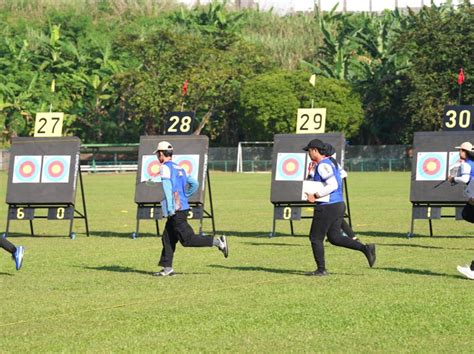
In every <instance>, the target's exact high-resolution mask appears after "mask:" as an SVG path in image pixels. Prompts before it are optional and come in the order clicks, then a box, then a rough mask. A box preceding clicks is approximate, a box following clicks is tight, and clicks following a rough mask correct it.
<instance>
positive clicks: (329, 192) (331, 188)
mask: <svg viewBox="0 0 474 354" xmlns="http://www.w3.org/2000/svg"><path fill="white" fill-rule="evenodd" d="M303 150H305V151H307V152H308V155H309V157H310V158H311V160H312V161H314V162H315V163H316V167H315V170H314V171H315V172H314V176H313V180H314V181H316V182H322V184H323V187H322V188H321V189H320V190H319V191H318V192H317V193H314V194H310V193H307V196H308V201H309V202H310V203H316V206H315V207H314V214H313V222H312V224H311V230H310V234H309V238H310V241H311V248H312V250H313V256H314V259H315V261H316V266H317V269H316V270H315V271H314V272H311V273H308V275H314V276H324V275H328V272H327V270H326V263H325V256H324V243H323V240H324V237H325V236H326V235H327V237H328V240H329V242H330V243H332V244H333V245H336V246H340V247H345V248H350V249H353V250H357V251H360V252H362V253H364V255H365V256H366V257H367V261H368V262H369V266H370V267H372V266H373V265H374V263H375V245H374V244H367V245H364V244H363V243H361V242H359V241H357V240H353V239H352V238H349V237H344V236H342V234H341V226H342V222H343V220H344V212H345V208H346V206H345V204H344V199H343V194H342V178H341V173H340V171H339V168H338V167H337V162H336V160H334V158H332V157H330V156H327V154H328V152H327V151H326V146H325V144H324V143H323V142H322V141H321V140H319V139H313V140H311V141H310V142H309V143H308V145H307V146H305V147H304V148H303ZM322 197H326V198H325V201H320V200H318V199H320V198H322Z"/></svg>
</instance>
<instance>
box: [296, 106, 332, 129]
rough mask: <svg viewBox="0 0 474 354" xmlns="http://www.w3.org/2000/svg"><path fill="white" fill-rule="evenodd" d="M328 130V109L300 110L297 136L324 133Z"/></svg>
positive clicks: (297, 121)
mask: <svg viewBox="0 0 474 354" xmlns="http://www.w3.org/2000/svg"><path fill="white" fill-rule="evenodd" d="M325 129H326V108H299V109H298V118H297V120H296V134H314V133H324V131H325Z"/></svg>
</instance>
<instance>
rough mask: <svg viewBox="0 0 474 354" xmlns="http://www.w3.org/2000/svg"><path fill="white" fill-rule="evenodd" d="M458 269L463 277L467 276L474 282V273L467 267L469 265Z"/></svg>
mask: <svg viewBox="0 0 474 354" xmlns="http://www.w3.org/2000/svg"><path fill="white" fill-rule="evenodd" d="M457 269H458V272H459V273H461V274H462V275H465V276H466V277H468V278H469V279H473V280H474V271H473V270H471V268H470V267H469V266H467V265H465V266H464V267H462V266H458V267H457Z"/></svg>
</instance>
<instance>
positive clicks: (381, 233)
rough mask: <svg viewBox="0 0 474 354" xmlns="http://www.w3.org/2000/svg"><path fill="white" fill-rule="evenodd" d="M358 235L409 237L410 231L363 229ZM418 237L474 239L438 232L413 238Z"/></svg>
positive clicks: (414, 237)
mask: <svg viewBox="0 0 474 354" xmlns="http://www.w3.org/2000/svg"><path fill="white" fill-rule="evenodd" d="M356 234H357V236H360V237H365V236H367V237H396V238H405V239H408V237H407V234H408V232H386V231H361V232H356ZM417 238H447V239H450V238H452V239H456V238H472V239H474V236H456V235H436V233H435V234H434V235H433V236H430V235H417V234H414V235H413V239H417Z"/></svg>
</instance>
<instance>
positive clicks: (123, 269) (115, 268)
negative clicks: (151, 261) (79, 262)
mask: <svg viewBox="0 0 474 354" xmlns="http://www.w3.org/2000/svg"><path fill="white" fill-rule="evenodd" d="M82 268H84V269H89V270H103V271H107V272H118V273H138V274H145V275H152V274H153V272H149V271H146V270H140V269H135V268H132V267H124V266H121V265H109V266H100V267H82Z"/></svg>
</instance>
